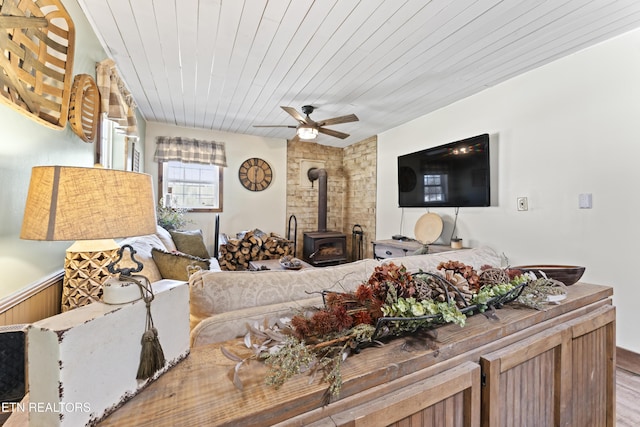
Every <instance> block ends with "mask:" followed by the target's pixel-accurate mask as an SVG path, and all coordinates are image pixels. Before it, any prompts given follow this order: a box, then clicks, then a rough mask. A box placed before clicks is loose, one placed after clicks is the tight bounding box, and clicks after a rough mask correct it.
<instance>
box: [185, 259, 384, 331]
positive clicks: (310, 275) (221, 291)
mask: <svg viewBox="0 0 640 427" xmlns="http://www.w3.org/2000/svg"><path fill="white" fill-rule="evenodd" d="M378 264H379V262H378V261H375V260H373V259H364V260H360V261H356V262H351V263H347V264H340V265H336V266H332V267H324V268H309V269H302V270H298V271H276V270H269V271H216V272H211V271H200V272H196V273H194V274H192V275H191V276H190V277H189V283H190V285H191V286H190V288H191V315H192V316H193V317H194V318H195V319H196V321H198V320H202V319H205V318H207V317H209V316H212V315H214V314H219V313H224V312H227V311H233V310H239V309H244V308H250V307H257V306H262V305H270V304H277V303H287V302H288V303H291V302H292V301H296V300H300V299H305V298H309V297H310V296H312V295H314V294H316V295H320V293H321V292H322V291H323V290H334V291H337V292H345V291H354V290H355V289H356V287H357V286H358V285H359V284H361V283H363V282H366V281H367V280H368V279H369V276H371V273H372V272H373V269H374V267H375V266H376V265H378Z"/></svg>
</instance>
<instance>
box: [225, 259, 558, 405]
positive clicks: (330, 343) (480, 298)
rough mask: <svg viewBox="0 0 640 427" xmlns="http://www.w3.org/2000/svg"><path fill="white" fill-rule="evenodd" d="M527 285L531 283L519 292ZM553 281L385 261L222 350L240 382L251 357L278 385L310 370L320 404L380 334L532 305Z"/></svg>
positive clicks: (462, 322)
mask: <svg viewBox="0 0 640 427" xmlns="http://www.w3.org/2000/svg"><path fill="white" fill-rule="evenodd" d="M530 283H534V284H535V286H536V289H535V290H533V291H532V292H533V294H532V292H529V291H525V288H527V287H528V285H529V284H530ZM551 287H553V288H556V289H560V288H559V287H557V286H556V284H555V283H551V282H550V281H549V279H546V278H543V279H537V278H536V277H535V276H532V275H530V274H523V273H522V272H521V271H518V270H513V269H502V268H494V267H490V266H484V267H482V268H481V270H480V271H479V272H478V271H476V270H475V269H474V268H473V267H471V266H468V265H465V264H463V263H461V262H458V261H448V262H444V263H440V264H439V265H438V267H437V271H436V272H424V271H419V272H417V273H410V272H408V271H407V269H406V268H405V267H404V266H403V265H396V264H394V263H389V264H383V265H380V266H378V267H376V268H375V270H374V272H373V273H372V275H371V276H370V277H369V280H368V281H367V282H366V283H363V284H361V285H359V286H358V288H357V289H356V290H355V292H345V293H338V292H326V293H324V295H323V296H324V302H325V305H324V307H310V308H307V309H305V310H304V311H301V312H299V313H297V314H296V315H295V316H293V317H292V318H286V319H279V320H278V321H277V322H276V323H275V324H274V325H272V326H270V325H269V324H268V322H267V321H266V320H265V323H264V324H263V325H247V329H248V332H247V334H246V335H245V338H244V343H245V346H246V347H247V348H248V349H250V350H251V355H250V356H249V357H241V356H239V355H237V354H235V353H233V352H231V351H230V350H228V349H226V348H225V347H221V351H222V353H223V354H224V355H225V356H226V357H227V358H229V359H231V360H233V361H235V362H236V365H235V367H234V368H233V370H232V372H231V376H232V378H233V382H234V384H235V386H236V387H237V388H239V389H242V388H243V385H242V381H241V379H240V371H241V368H243V367H244V366H246V365H247V364H249V363H250V362H251V361H252V360H258V361H261V362H264V363H265V364H266V365H267V367H268V373H267V377H266V383H267V384H268V385H271V386H274V387H275V388H278V387H280V386H281V385H282V384H284V383H285V382H286V381H287V380H288V379H289V378H291V377H293V376H294V375H297V374H300V373H308V374H309V375H310V376H311V381H312V380H313V379H314V378H316V377H318V376H320V377H321V380H322V381H323V382H326V383H327V384H328V389H327V393H326V395H325V401H326V403H328V402H329V400H330V398H331V396H337V395H338V394H339V393H340V388H341V386H342V376H341V367H342V362H343V361H344V360H345V359H346V358H347V357H348V356H349V355H351V354H355V353H358V352H359V351H360V349H362V348H363V347H366V346H370V345H383V343H382V341H380V340H382V339H384V338H387V337H394V336H401V335H404V334H409V333H412V332H415V331H417V330H419V329H425V328H432V327H435V326H437V325H442V324H447V323H455V324H457V325H459V326H461V327H463V326H464V325H465V320H466V318H467V316H470V315H472V314H475V313H481V312H484V311H485V310H487V309H488V308H500V307H501V306H502V305H503V304H506V303H508V302H511V301H514V300H516V299H518V300H519V301H520V302H521V303H523V304H526V305H528V306H530V307H534V308H541V307H542V305H543V304H544V302H543V300H542V298H541V297H540V296H539V295H542V294H544V295H547V294H548V293H549V292H556V291H549V289H550V288H551Z"/></svg>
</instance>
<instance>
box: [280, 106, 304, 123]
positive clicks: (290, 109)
mask: <svg viewBox="0 0 640 427" xmlns="http://www.w3.org/2000/svg"><path fill="white" fill-rule="evenodd" d="M280 108H282V109H283V110H284V111H286V112H287V113H289V115H290V116H291V117H293V118H294V119H296V120H297V121H299V122H300V123H307V119H305V118H304V117H303V116H302V115H301V114H300V113H298V111H297V110H296V109H295V108H293V107H282V106H280Z"/></svg>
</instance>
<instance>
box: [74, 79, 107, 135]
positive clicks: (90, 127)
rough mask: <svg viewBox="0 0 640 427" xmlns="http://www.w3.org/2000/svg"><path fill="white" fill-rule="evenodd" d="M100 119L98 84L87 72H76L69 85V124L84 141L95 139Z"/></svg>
mask: <svg viewBox="0 0 640 427" xmlns="http://www.w3.org/2000/svg"><path fill="white" fill-rule="evenodd" d="M99 121H100V94H99V93H98V86H97V85H96V82H95V81H94V80H93V78H92V77H91V76H90V75H88V74H78V75H77V76H76V77H75V78H74V79H73V85H72V86H71V100H70V101H69V124H70V125H71V129H72V130H73V131H74V132H75V133H76V135H78V136H79V137H80V138H82V140H83V141H84V142H93V141H94V140H95V139H96V132H97V130H98V122H99Z"/></svg>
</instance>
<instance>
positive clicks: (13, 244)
mask: <svg viewBox="0 0 640 427" xmlns="http://www.w3.org/2000/svg"><path fill="white" fill-rule="evenodd" d="M62 3H64V6H65V8H66V9H67V12H69V15H70V16H71V18H72V20H73V22H74V25H75V28H76V43H75V56H74V64H73V74H74V75H75V74H80V73H86V74H90V75H92V76H94V77H95V64H96V62H98V61H101V60H103V59H104V58H105V57H106V54H105V52H104V50H103V49H102V47H101V46H100V43H99V42H98V39H97V38H96V36H95V33H94V32H93V30H92V29H91V27H90V26H89V23H88V22H87V20H86V18H85V16H84V14H83V13H82V10H81V9H80V7H79V6H78V3H77V2H76V0H63V2H62ZM42 165H65V166H92V165H93V144H87V143H85V142H83V141H82V140H81V139H80V138H79V137H78V136H76V135H75V134H74V133H73V132H72V131H71V128H70V127H69V126H67V127H66V128H65V129H63V130H55V129H52V128H49V127H47V126H45V125H42V124H40V123H38V122H36V121H34V120H32V119H30V118H28V117H27V116H25V115H23V114H21V113H19V112H17V111H15V110H14V109H13V108H11V107H9V106H7V105H6V104H4V103H0V184H1V185H2V188H0V272H2V273H1V276H0V299H2V298H3V297H5V296H8V295H10V294H12V293H13V292H15V291H17V290H19V289H21V288H24V287H25V286H27V285H29V284H31V283H33V282H38V281H40V280H41V279H42V278H43V277H45V276H48V275H49V274H51V273H53V272H55V271H58V270H61V269H62V267H63V264H64V252H65V249H66V248H67V247H68V246H70V245H71V243H72V242H34V241H25V240H20V238H19V235H20V228H21V227H22V216H23V214H24V205H25V201H26V198H27V190H28V187H29V179H30V177H31V168H32V167H33V166H42Z"/></svg>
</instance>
